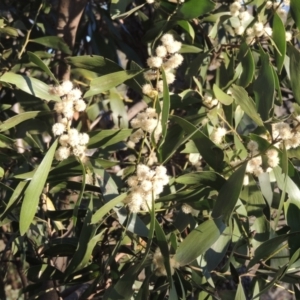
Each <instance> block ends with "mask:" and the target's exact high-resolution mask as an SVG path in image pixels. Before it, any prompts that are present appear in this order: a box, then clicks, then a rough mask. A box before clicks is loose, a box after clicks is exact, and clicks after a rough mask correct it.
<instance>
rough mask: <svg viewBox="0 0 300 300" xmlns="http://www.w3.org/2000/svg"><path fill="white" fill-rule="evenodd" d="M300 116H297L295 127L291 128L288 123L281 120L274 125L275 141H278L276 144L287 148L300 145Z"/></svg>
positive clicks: (273, 134)
mask: <svg viewBox="0 0 300 300" xmlns="http://www.w3.org/2000/svg"><path fill="white" fill-rule="evenodd" d="M299 122H300V116H297V117H296V119H295V122H294V128H291V127H290V125H289V124H288V123H284V122H280V123H276V124H273V125H272V136H273V140H274V141H278V142H279V144H277V145H276V146H279V147H282V146H283V144H284V146H285V148H286V149H290V148H297V147H298V146H300V127H299Z"/></svg>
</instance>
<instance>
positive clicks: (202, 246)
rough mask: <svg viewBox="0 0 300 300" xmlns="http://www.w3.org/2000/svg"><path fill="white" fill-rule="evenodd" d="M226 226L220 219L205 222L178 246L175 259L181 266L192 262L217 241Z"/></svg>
mask: <svg viewBox="0 0 300 300" xmlns="http://www.w3.org/2000/svg"><path fill="white" fill-rule="evenodd" d="M225 228H226V226H225V224H224V223H223V222H222V221H221V220H220V219H215V220H207V221H205V222H203V223H202V224H200V225H199V226H198V227H197V228H196V229H194V230H193V231H192V232H191V233H190V234H189V235H188V236H187V237H186V238H185V239H184V240H183V242H182V243H181V244H180V245H179V246H178V248H177V251H176V254H175V257H174V258H175V260H176V261H177V262H178V263H180V265H181V266H184V265H187V264H189V263H191V262H192V261H193V260H195V259H196V258H197V257H198V256H199V255H201V254H203V253H205V251H206V250H208V249H209V248H210V247H211V246H212V245H213V244H214V243H215V242H216V241H217V239H218V238H219V236H220V235H221V234H222V232H223V231H224V230H225Z"/></svg>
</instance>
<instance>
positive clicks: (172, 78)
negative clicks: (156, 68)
mask: <svg viewBox="0 0 300 300" xmlns="http://www.w3.org/2000/svg"><path fill="white" fill-rule="evenodd" d="M166 80H167V83H168V84H171V83H173V82H174V81H175V75H174V74H173V73H170V72H166Z"/></svg>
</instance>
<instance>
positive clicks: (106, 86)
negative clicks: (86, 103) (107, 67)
mask: <svg viewBox="0 0 300 300" xmlns="http://www.w3.org/2000/svg"><path fill="white" fill-rule="evenodd" d="M143 71H144V70H128V71H118V72H114V73H110V74H107V75H103V76H101V77H97V78H94V79H93V80H92V81H91V85H90V89H89V90H88V91H87V92H86V93H85V94H84V97H91V96H94V95H97V94H100V93H103V92H105V91H108V90H110V89H111V88H113V87H116V86H118V85H120V84H121V83H123V82H124V81H126V80H128V79H131V78H133V77H135V76H136V75H138V74H140V73H142V72H143Z"/></svg>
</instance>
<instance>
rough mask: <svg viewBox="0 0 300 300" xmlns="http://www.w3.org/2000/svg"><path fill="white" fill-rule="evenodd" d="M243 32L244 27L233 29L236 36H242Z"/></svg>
mask: <svg viewBox="0 0 300 300" xmlns="http://www.w3.org/2000/svg"><path fill="white" fill-rule="evenodd" d="M244 31H245V27H244V26H242V25H241V26H238V27H236V28H235V29H234V32H235V33H236V34H237V35H242V34H243V33H244Z"/></svg>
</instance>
